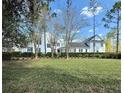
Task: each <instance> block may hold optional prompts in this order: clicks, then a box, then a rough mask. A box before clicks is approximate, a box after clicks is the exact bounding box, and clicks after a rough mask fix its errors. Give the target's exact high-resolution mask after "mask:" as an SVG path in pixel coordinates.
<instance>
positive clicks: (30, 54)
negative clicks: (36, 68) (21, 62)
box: [21, 52, 35, 57]
mask: <svg viewBox="0 0 124 93" xmlns="http://www.w3.org/2000/svg"><path fill="white" fill-rule="evenodd" d="M34 56H35V54H34V53H32V52H24V53H21V57H34Z"/></svg>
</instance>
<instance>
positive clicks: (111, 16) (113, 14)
mask: <svg viewBox="0 0 124 93" xmlns="http://www.w3.org/2000/svg"><path fill="white" fill-rule="evenodd" d="M120 12H121V1H118V2H116V3H115V4H114V5H113V7H112V9H110V10H109V11H107V13H106V15H105V18H103V21H104V22H105V24H104V27H106V28H116V30H117V31H116V53H118V52H119V51H118V50H119V34H120V20H121V15H120Z"/></svg>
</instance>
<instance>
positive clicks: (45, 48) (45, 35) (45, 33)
mask: <svg viewBox="0 0 124 93" xmlns="http://www.w3.org/2000/svg"><path fill="white" fill-rule="evenodd" d="M44 51H45V54H46V29H45V27H44Z"/></svg>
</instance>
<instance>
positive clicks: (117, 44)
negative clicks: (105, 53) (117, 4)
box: [116, 10, 119, 53]
mask: <svg viewBox="0 0 124 93" xmlns="http://www.w3.org/2000/svg"><path fill="white" fill-rule="evenodd" d="M117 12H118V18H117V42H116V53H118V47H119V10H118V11H117Z"/></svg>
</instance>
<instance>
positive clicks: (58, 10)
mask: <svg viewBox="0 0 124 93" xmlns="http://www.w3.org/2000/svg"><path fill="white" fill-rule="evenodd" d="M54 12H55V13H57V14H61V13H62V10H60V9H55V10H54Z"/></svg>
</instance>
